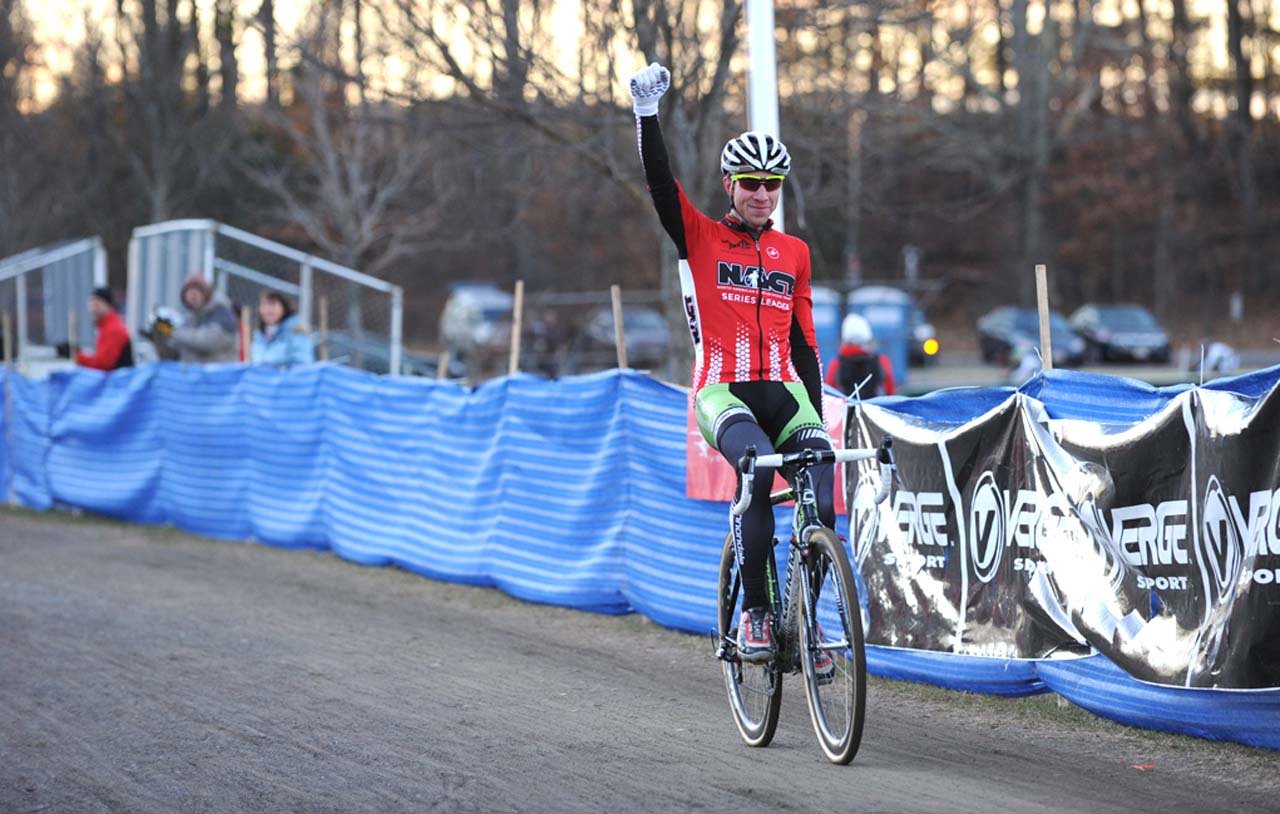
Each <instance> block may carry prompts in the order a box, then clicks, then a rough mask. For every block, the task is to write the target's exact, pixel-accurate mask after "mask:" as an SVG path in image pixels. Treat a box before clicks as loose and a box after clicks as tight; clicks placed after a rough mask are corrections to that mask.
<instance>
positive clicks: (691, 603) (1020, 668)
mask: <svg viewBox="0 0 1280 814" xmlns="http://www.w3.org/2000/svg"><path fill="white" fill-rule="evenodd" d="M1278 378H1280V368H1277V369H1272V370H1270V371H1262V372H1260V373H1257V374H1251V375H1249V376H1245V377H1239V378H1237V379H1230V380H1220V381H1218V382H1215V383H1213V384H1212V385H1209V386H1211V387H1216V388H1221V389H1230V390H1233V391H1234V392H1241V393H1251V394H1255V395H1256V394H1258V393H1263V392H1266V390H1267V389H1268V388H1269V387H1273V386H1275V385H1276V380H1277V379H1278ZM1180 389H1183V388H1164V389H1157V388H1152V387H1149V386H1146V385H1142V384H1140V383H1137V382H1131V381H1128V380H1124V379H1117V378H1115V377H1101V376H1090V375H1089V374H1080V373H1072V372H1064V371H1054V372H1051V373H1050V374H1048V375H1046V376H1041V377H1038V378H1037V379H1035V380H1033V382H1032V383H1031V384H1030V385H1024V388H1023V392H1024V393H1029V394H1031V395H1033V396H1034V397H1036V398H1039V399H1040V400H1042V401H1043V402H1044V403H1045V404H1046V406H1047V407H1048V408H1049V411H1050V412H1051V413H1052V414H1053V415H1055V417H1084V416H1085V415H1098V414H1105V415H1106V417H1107V420H1108V421H1110V422H1111V423H1115V422H1116V421H1124V420H1139V419H1140V418H1142V417H1145V416H1146V415H1149V414H1150V413H1151V412H1153V411H1154V410H1157V409H1159V407H1160V406H1162V405H1163V404H1164V403H1165V402H1167V400H1168V399H1169V398H1171V397H1172V395H1173V394H1174V393H1176V392H1178V391H1179V390H1180ZM4 392H5V393H6V394H8V395H7V398H8V399H9V401H10V403H9V404H8V405H7V407H8V409H7V410H5V411H4V412H0V421H5V420H6V419H5V416H8V423H7V425H6V426H3V427H0V430H3V431H2V432H0V490H2V493H3V494H5V495H12V496H13V497H14V498H16V500H17V501H18V502H19V503H21V504H22V505H24V506H27V507H29V508H32V509H37V510H45V509H49V508H51V507H56V506H72V507H77V508H80V509H84V510H86V511H90V512H95V513H98V514H102V515H106V516H110V517H115V518H120V519H123V520H128V521H132V522H138V523H148V524H166V523H167V524H172V525H174V526H176V527H178V528H181V529H184V530H187V531H190V532H193V533H196V534H200V535H204V536H208V537H214V538H219V539H226V540H254V541H259V542H262V543H267V544H270V545H274V546H283V547H293V548H311V549H331V550H332V551H333V552H334V553H336V554H338V555H339V556H341V557H344V558H346V559H348V560H351V561H354V562H358V563H361V564H365V565H397V566H400V567H402V568H405V569H408V570H410V571H413V572H415V573H419V574H422V575H424V576H427V577H431V578H433V579H441V580H449V581H456V582H464V583H470V584H475V585H489V586H494V587H497V588H499V589H501V590H503V591H505V592H507V593H509V594H511V595H513V596H516V597H519V598H521V599H524V600H529V601H533V602H543V603H551V604H556V605H563V606H568V607H573V608H579V609H582V610H589V611H595V612H601V613H627V612H637V613H641V614H643V615H645V616H646V617H648V618H650V619H652V620H654V621H655V622H657V623H659V624H661V625H664V626H667V627H671V628H675V629H678V630H683V631H688V632H691V633H697V634H706V633H709V632H710V631H711V629H712V627H713V625H714V620H715V583H716V569H717V566H718V562H719V555H720V546H721V543H722V541H723V539H724V534H725V529H726V525H727V524H726V520H727V507H726V505H725V504H723V503H717V502H708V501H697V500H691V499H689V498H687V497H685V487H684V483H685V463H684V461H685V451H684V444H685V405H686V396H685V393H684V391H682V390H680V389H678V388H675V387H671V386H669V385H666V384H663V383H661V382H658V381H656V380H654V379H652V378H650V377H648V376H647V375H643V374H639V373H636V372H634V371H607V372H603V373H598V374H593V375H588V376H581V377H572V378H565V379H560V380H550V381H549V380H545V379H541V378H537V377H533V376H527V375H518V376H514V377H508V378H503V379H497V380H493V381H490V382H488V383H486V384H484V385H481V386H480V387H477V388H475V389H467V388H463V387H460V386H458V385H456V384H452V383H448V382H437V381H434V380H427V379H419V378H390V377H378V376H373V375H370V374H367V373H364V372H361V371H356V370H351V369H349V368H345V367H338V366H332V365H313V366H308V367H305V368H300V369H294V370H290V371H287V372H280V371H276V370H272V369H268V368H264V367H244V366H238V365H225V366H223V365H215V366H204V367H196V366H187V365H178V364H173V363H161V364H156V365H149V366H145V367H138V368H133V369H126V370H121V371H116V372H114V373H111V374H102V373H99V372H97V371H89V370H76V371H69V372H59V373H55V374H53V375H52V376H50V377H49V378H47V379H43V380H38V381H37V380H30V379H27V378H24V377H23V376H21V375H18V374H16V373H8V374H6V381H5V389H4ZM1009 392H1010V391H1009V390H1008V389H1006V388H993V389H990V390H967V391H958V392H955V393H951V394H947V393H943V394H938V395H935V396H931V397H926V398H922V399H913V400H901V399H898V400H887V401H885V402H884V403H885V404H886V406H889V405H892V407H893V408H894V409H900V410H902V411H903V412H911V413H912V414H916V415H922V416H930V415H932V416H943V415H945V416H949V417H951V418H955V417H956V416H958V415H959V416H970V415H977V414H978V413H977V412H974V411H980V410H982V409H984V405H985V406H987V407H989V406H990V405H991V404H993V403H998V402H999V401H1001V400H1003V399H1004V398H1005V397H1007V395H1008V393H1009ZM785 512H786V510H785V509H780V513H779V523H780V526H779V527H780V528H785V524H786V523H787V522H788V521H787V515H786V513H785ZM843 524H844V520H843V518H842V521H841V525H842V530H843ZM868 660H869V663H870V666H871V669H872V671H873V672H876V673H879V674H881V675H886V676H889V677H898V678H908V679H912V680H925V681H930V682H932V683H935V684H938V685H941V686H944V687H951V688H955V689H962V690H970V691H975V692H986V693H996V694H1001V695H1027V694H1032V693H1036V692H1044V691H1047V690H1050V689H1052V690H1054V691H1056V692H1059V693H1061V694H1062V695H1063V696H1065V697H1066V698H1068V699H1069V700H1071V701H1073V702H1074V703H1077V704H1079V705H1080V706H1082V707H1084V708H1086V709H1089V710H1091V711H1093V712H1095V713H1097V714H1099V715H1103V716H1105V717H1108V718H1112V719H1115V720H1118V721H1122V722H1125V723H1129V724H1134V725H1137V726H1144V727H1151V728H1157V729H1165V730H1171V731H1177V732H1186V733H1190V734H1195V735H1199V736H1203V737H1209V738H1217V739H1226V740H1236V741H1240V742H1243V743H1248V744H1252V745H1257V746H1267V747H1270V748H1280V690H1262V691H1249V692H1233V691H1215V690H1187V689H1181V688H1173V687H1164V686H1158V685H1152V684H1145V683H1142V682H1139V681H1136V680H1134V679H1132V678H1130V677H1128V676H1127V674H1125V673H1124V672H1123V671H1121V670H1119V669H1118V668H1116V667H1115V666H1114V665H1112V664H1111V663H1110V662H1109V661H1107V660H1106V659H1105V657H1103V656H1100V655H1096V656H1091V657H1087V658H1080V659H1069V660H1044V661H1040V660H1017V659H998V658H983V657H976V656H961V655H956V654H951V653H935V652H923V651H913V650H897V649H891V648H870V652H869V656H868Z"/></svg>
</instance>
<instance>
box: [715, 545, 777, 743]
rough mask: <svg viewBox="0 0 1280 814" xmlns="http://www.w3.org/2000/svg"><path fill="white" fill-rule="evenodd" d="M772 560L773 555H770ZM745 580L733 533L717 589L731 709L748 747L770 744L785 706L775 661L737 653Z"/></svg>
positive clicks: (723, 561) (726, 682)
mask: <svg viewBox="0 0 1280 814" xmlns="http://www.w3.org/2000/svg"><path fill="white" fill-rule="evenodd" d="M770 559H771V560H772V558H770ZM741 594H742V579H741V578H740V576H739V574H738V559H737V557H736V556H734V550H733V535H732V534H730V535H728V536H727V537H726V538H725V541H724V550H723V551H722V552H721V554H720V581H719V590H718V592H717V604H718V606H719V607H718V611H719V613H718V619H719V624H718V626H717V629H716V632H717V634H718V635H719V637H720V643H719V648H720V653H721V659H722V661H721V664H722V665H723V667H724V686H725V689H726V690H728V693H729V710H730V712H732V713H733V722H734V723H735V724H737V726H738V732H739V734H741V735H742V740H743V741H745V742H746V744H747V745H748V746H768V745H769V742H770V741H772V740H773V733H774V732H775V731H776V730H777V728H778V712H779V709H780V708H781V706H782V671H781V670H779V669H778V666H777V663H776V662H774V661H771V662H768V663H766V664H750V663H747V662H744V661H742V660H741V659H740V658H738V655H737V651H738V648H737V640H738V616H739V614H740V613H741V608H740V607H739V605H740V604H741V602H740V599H741Z"/></svg>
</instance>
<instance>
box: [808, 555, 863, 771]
mask: <svg viewBox="0 0 1280 814" xmlns="http://www.w3.org/2000/svg"><path fill="white" fill-rule="evenodd" d="M808 549H809V555H808V557H807V559H806V561H805V563H804V566H803V567H802V568H801V576H800V588H801V597H800V603H799V604H800V631H799V633H800V664H801V668H802V670H803V672H804V690H805V698H806V699H807V700H808V702H809V716H810V717H811V718H812V719H813V731H814V734H816V735H817V736H818V743H819V744H820V745H821V746H822V751H823V752H825V753H826V755H827V758H828V759H829V760H830V761H831V762H832V763H837V764H841V765H843V764H846V763H848V762H849V761H851V760H853V756H854V755H856V754H857V753H858V746H859V745H860V744H861V743H862V725H863V720H864V718H865V714H866V699H867V656H866V650H865V649H864V646H863V640H862V610H861V608H860V607H859V605H858V589H857V585H856V583H855V582H854V581H853V571H852V569H851V568H850V567H849V557H848V555H847V554H846V553H845V550H844V544H843V543H842V542H841V541H840V538H839V537H837V536H836V535H835V533H834V532H832V531H830V530H829V529H817V530H815V531H813V532H812V533H811V534H810V536H809V545H808Z"/></svg>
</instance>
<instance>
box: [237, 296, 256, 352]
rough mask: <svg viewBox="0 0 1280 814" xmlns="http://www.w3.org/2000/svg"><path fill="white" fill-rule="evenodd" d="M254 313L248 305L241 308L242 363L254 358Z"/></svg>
mask: <svg viewBox="0 0 1280 814" xmlns="http://www.w3.org/2000/svg"><path fill="white" fill-rule="evenodd" d="M252 320H253V311H252V309H250V308H249V306H247V305H242V306H240V347H241V349H242V350H241V353H242V354H243V355H242V356H241V357H240V361H241V362H247V361H249V360H250V359H252V358H253V327H252V325H253V322H252Z"/></svg>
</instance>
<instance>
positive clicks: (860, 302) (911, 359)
mask: <svg viewBox="0 0 1280 814" xmlns="http://www.w3.org/2000/svg"><path fill="white" fill-rule="evenodd" d="M847 302H848V304H849V310H850V311H855V312H857V313H860V314H862V315H863V316H866V317H867V318H868V319H872V317H871V316H869V315H868V312H872V311H874V310H875V309H876V308H877V307H880V306H888V307H894V308H902V307H905V308H906V309H907V363H908V364H910V365H916V366H919V365H924V364H927V363H929V362H931V361H936V360H937V354H938V351H939V350H940V347H939V345H938V334H937V332H936V331H935V330H934V328H933V324H932V323H930V322H929V320H928V319H927V318H926V317H925V314H924V310H923V309H921V308H920V306H919V305H917V304H916V301H915V299H914V298H913V297H912V296H911V295H910V294H908V293H907V292H905V291H903V290H902V289H900V288H894V287H892V286H887V285H864V286H862V287H861V288H856V289H854V290H853V291H852V292H850V294H849V299H848V300H847ZM872 322H873V324H874V322H875V320H874V319H872Z"/></svg>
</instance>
